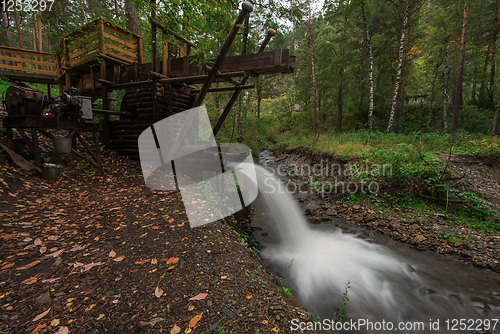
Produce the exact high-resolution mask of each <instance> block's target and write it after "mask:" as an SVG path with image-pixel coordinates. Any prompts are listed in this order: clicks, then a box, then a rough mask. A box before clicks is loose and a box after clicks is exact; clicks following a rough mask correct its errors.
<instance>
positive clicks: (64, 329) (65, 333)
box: [56, 326, 69, 334]
mask: <svg viewBox="0 0 500 334" xmlns="http://www.w3.org/2000/svg"><path fill="white" fill-rule="evenodd" d="M68 333H69V328H68V327H66V326H61V327H59V330H58V331H57V333H56V334H68Z"/></svg>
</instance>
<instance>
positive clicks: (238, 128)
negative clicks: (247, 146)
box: [236, 94, 243, 143]
mask: <svg viewBox="0 0 500 334" xmlns="http://www.w3.org/2000/svg"><path fill="white" fill-rule="evenodd" d="M236 132H237V133H238V142H240V143H241V142H242V140H243V130H242V126H241V94H240V95H239V96H238V110H237V111H236Z"/></svg>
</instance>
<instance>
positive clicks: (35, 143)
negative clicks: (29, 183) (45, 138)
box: [31, 128, 42, 168]
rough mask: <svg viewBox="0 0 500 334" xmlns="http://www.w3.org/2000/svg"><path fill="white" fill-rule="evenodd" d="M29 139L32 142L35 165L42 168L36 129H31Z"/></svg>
mask: <svg viewBox="0 0 500 334" xmlns="http://www.w3.org/2000/svg"><path fill="white" fill-rule="evenodd" d="M31 137H32V141H33V154H34V155H35V165H37V166H38V167H39V168H42V156H41V154H40V146H39V143H38V134H37V132H36V128H31Z"/></svg>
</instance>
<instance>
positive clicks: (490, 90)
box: [0, 0, 500, 138]
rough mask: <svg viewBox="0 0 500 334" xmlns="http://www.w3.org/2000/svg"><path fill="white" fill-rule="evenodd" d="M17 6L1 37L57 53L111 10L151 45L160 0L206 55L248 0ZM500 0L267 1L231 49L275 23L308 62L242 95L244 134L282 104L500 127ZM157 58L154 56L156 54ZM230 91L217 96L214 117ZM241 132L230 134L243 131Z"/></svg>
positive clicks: (483, 129) (324, 115)
mask: <svg viewBox="0 0 500 334" xmlns="http://www.w3.org/2000/svg"><path fill="white" fill-rule="evenodd" d="M41 4H42V3H41ZM13 5H14V2H13V1H8V0H5V1H4V2H3V9H4V10H3V12H2V28H1V29H2V30H3V31H5V33H2V35H1V36H0V42H1V43H2V45H6V46H13V47H19V48H24V49H32V50H38V51H46V52H56V51H57V49H58V47H59V46H60V41H61V36H64V35H65V34H67V33H69V32H71V31H74V30H76V29H77V28H78V27H80V26H81V25H84V24H85V23H88V22H90V21H92V20H93V19H95V18H104V19H106V20H108V21H110V22H112V23H115V24H117V25H120V26H123V27H126V28H127V29H129V30H130V31H133V32H137V33H140V34H141V35H142V36H143V38H144V49H145V50H150V47H151V46H150V45H151V34H150V30H151V27H150V24H149V22H148V15H150V14H149V12H150V9H151V6H155V7H156V8H157V12H158V14H157V15H158V20H159V21H161V22H162V23H163V24H164V25H165V26H168V27H170V28H171V29H172V31H174V32H178V33H181V34H183V35H185V36H188V37H189V38H190V39H191V40H193V41H194V42H195V44H196V48H195V51H194V53H195V54H196V53H205V54H207V55H208V56H210V55H212V56H215V55H216V54H217V51H218V48H219V47H220V45H221V43H223V41H224V38H225V36H226V35H227V33H228V31H229V30H230V28H231V24H232V21H233V19H234V18H235V15H236V13H237V8H238V6H239V4H238V3H237V2H236V1H216V0H202V1H191V0H189V1H160V2H158V3H155V2H147V1H124V2H123V1H120V0H114V1H83V0H81V1H78V2H69V1H56V2H50V1H49V2H47V3H44V6H42V5H40V6H39V7H38V10H37V11H26V8H22V7H23V6H21V5H19V6H18V8H17V9H21V10H19V11H18V10H17V9H16V8H14V7H16V6H13ZM25 7H26V6H25ZM499 7H500V4H499V1H497V0H487V1H440V0H435V1H431V0H428V1H425V0H408V1H404V0H400V1H396V0H387V1H369V0H355V1H332V0H326V1H324V2H313V1H280V0H278V1H276V0H268V1H266V0H262V1H257V2H255V11H254V12H253V13H252V15H251V16H250V18H249V19H247V20H246V21H245V23H244V24H243V25H244V27H243V29H241V30H240V36H239V37H238V38H237V40H236V41H235V43H234V45H233V47H232V48H231V50H230V54H233V55H238V54H246V53H251V52H255V51H256V50H257V48H258V46H259V42H261V41H262V39H263V38H264V37H265V34H266V30H267V29H268V28H271V27H272V28H276V29H277V31H278V36H277V38H275V39H274V40H273V41H272V43H271V45H270V49H273V48H278V47H279V48H289V49H290V51H291V54H295V55H296V56H298V66H297V68H296V70H295V73H294V75H291V76H280V75H273V76H264V77H261V78H258V79H252V81H254V82H253V83H254V84H256V89H255V90H252V91H250V92H249V93H248V94H246V95H245V96H243V97H242V98H241V100H240V101H239V104H238V107H237V111H236V114H237V115H236V119H235V123H236V126H235V127H236V132H237V134H238V137H241V136H242V135H243V132H244V131H245V129H242V119H245V117H248V116H250V115H251V114H253V117H251V118H252V119H258V118H260V117H261V116H266V115H267V113H268V112H269V111H271V110H274V109H275V110H276V111H277V112H279V113H284V114H290V113H291V112H298V113H300V114H301V116H300V117H299V119H300V120H301V121H298V122H297V123H300V127H301V129H302V127H303V128H304V129H305V130H306V131H305V132H306V133H308V131H307V130H308V129H310V130H311V133H314V134H315V133H316V132H320V133H321V132H326V133H333V132H334V133H335V134H338V133H340V132H345V131H356V130H367V131H380V132H386V133H389V132H395V133H399V132H402V133H408V132H412V131H421V132H438V133H451V132H455V131H457V130H463V131H466V132H468V133H478V134H483V135H486V134H492V135H498V134H499V131H500V130H499V126H498V124H499V122H500V120H499V117H498V113H499V109H498V106H500V104H498V101H499V99H500V97H499V84H498V81H499V78H500V77H499V75H498V73H497V72H498V71H496V65H497V63H498V51H497V50H498V35H499V34H498V31H499V27H500V21H499ZM9 8H10V9H9ZM5 9H9V10H5ZM28 9H29V8H28ZM148 57H149V59H148ZM150 58H151V54H150V52H145V61H146V62H147V61H150ZM228 97H229V95H228V94H223V93H217V94H215V95H213V96H212V97H211V99H210V100H209V101H208V103H209V105H211V106H213V108H212V109H213V110H212V112H213V113H214V114H217V112H218V110H220V109H221V108H223V105H224V104H225V101H226V100H227V99H228ZM270 101H273V103H271V104H270V103H269V102H270ZM271 112H272V111H271ZM302 120H304V121H305V122H303V121H302ZM252 123H254V122H253V121H252ZM227 127H228V126H226V128H227ZM232 128H233V127H232V126H231V125H229V128H228V129H226V131H225V132H224V131H223V132H222V133H227V132H228V131H229V133H233V134H234V131H233V130H232ZM248 131H251V130H248ZM233 137H234V136H233ZM235 138H236V137H235Z"/></svg>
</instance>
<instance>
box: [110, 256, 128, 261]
mask: <svg viewBox="0 0 500 334" xmlns="http://www.w3.org/2000/svg"><path fill="white" fill-rule="evenodd" d="M124 258H126V256H125V255H120V256H118V257H117V258H115V259H113V261H116V262H120V261H122V260H123V259H124Z"/></svg>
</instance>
